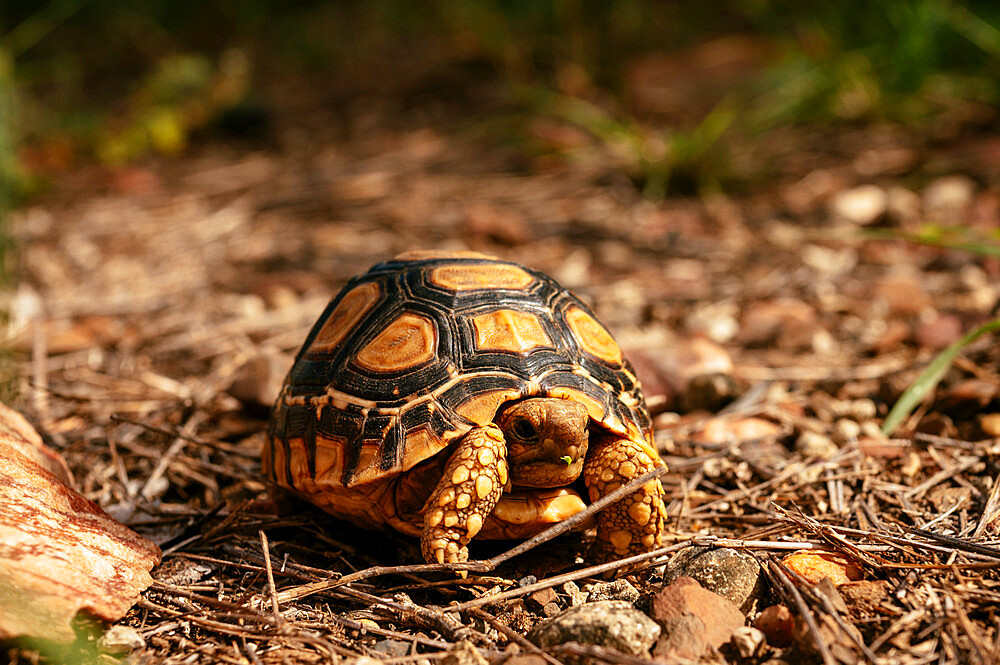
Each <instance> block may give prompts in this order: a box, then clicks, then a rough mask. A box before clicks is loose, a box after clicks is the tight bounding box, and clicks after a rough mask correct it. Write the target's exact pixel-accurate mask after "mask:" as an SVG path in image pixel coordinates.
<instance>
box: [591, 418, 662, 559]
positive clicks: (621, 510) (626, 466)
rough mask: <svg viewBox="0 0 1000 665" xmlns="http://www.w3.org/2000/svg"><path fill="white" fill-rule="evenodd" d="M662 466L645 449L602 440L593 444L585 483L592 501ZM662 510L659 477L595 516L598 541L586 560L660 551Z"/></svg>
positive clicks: (610, 438) (625, 442)
mask: <svg viewBox="0 0 1000 665" xmlns="http://www.w3.org/2000/svg"><path fill="white" fill-rule="evenodd" d="M595 444H596V445H595ZM660 464H662V462H659V460H654V459H653V458H652V457H651V456H650V453H649V452H647V450H646V447H645V446H642V445H640V444H638V443H636V442H635V441H630V440H628V439H619V438H617V437H614V436H605V437H602V438H600V439H598V440H596V441H592V442H591V453H590V455H589V456H588V457H587V462H586V464H585V465H584V467H583V481H584V483H585V484H586V485H587V490H588V492H589V494H590V500H591V501H596V500H598V499H600V498H601V497H602V496H605V495H606V494H610V493H611V492H613V491H615V490H616V489H618V488H619V487H621V486H622V485H624V484H626V483H628V482H630V481H632V480H634V479H635V478H638V477H639V476H641V475H642V474H644V473H646V472H647V471H652V470H653V469H654V468H656V467H657V466H659V465H660ZM665 512H666V510H665V509H664V507H663V486H662V485H660V481H659V479H654V480H651V481H649V482H648V483H646V484H645V485H643V486H642V487H640V488H639V489H637V490H636V491H635V492H633V493H632V494H630V495H629V496H626V497H625V498H623V499H621V500H620V501H618V502H617V503H615V504H613V505H611V506H608V507H607V508H605V509H604V510H602V511H601V512H600V513H598V514H597V540H596V541H595V542H594V545H593V547H591V550H590V552H589V554H588V557H587V558H588V559H589V560H591V561H593V562H594V563H603V562H606V561H613V560H615V559H620V558H622V557H626V556H631V555H633V554H640V553H642V552H649V551H651V550H653V549H655V548H657V547H659V546H660V542H661V541H660V538H661V534H662V533H663V518H664V514H665Z"/></svg>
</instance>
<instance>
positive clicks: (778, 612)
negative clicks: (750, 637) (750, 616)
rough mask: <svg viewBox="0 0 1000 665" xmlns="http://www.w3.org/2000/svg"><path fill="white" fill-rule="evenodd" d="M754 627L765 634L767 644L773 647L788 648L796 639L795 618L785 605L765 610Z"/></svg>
mask: <svg viewBox="0 0 1000 665" xmlns="http://www.w3.org/2000/svg"><path fill="white" fill-rule="evenodd" d="M753 625H754V627H755V628H757V629H759V630H760V631H761V632H762V633H764V637H766V638H767V643H768V644H770V645H771V646H772V647H777V648H779V649H780V648H782V647H787V646H788V645H790V644H791V643H792V640H793V639H794V630H795V617H794V616H793V615H792V611H791V610H790V609H788V608H787V607H785V606H784V605H772V606H771V607H767V608H764V611H762V612H761V613H760V615H759V616H758V617H757V619H756V620H755V621H754V622H753Z"/></svg>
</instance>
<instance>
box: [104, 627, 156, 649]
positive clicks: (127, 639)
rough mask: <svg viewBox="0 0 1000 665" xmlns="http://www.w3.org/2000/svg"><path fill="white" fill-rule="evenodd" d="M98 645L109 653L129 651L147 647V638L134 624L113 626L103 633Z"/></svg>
mask: <svg viewBox="0 0 1000 665" xmlns="http://www.w3.org/2000/svg"><path fill="white" fill-rule="evenodd" d="M98 645H99V646H100V647H101V649H103V650H104V651H107V652H109V653H128V652H129V651H137V650H139V649H145V648H146V640H144V639H142V635H140V634H139V631H137V630H136V629H135V628H133V627H132V626H121V625H119V626H111V628H108V630H107V632H105V633H104V634H103V635H101V637H100V639H99V640H98Z"/></svg>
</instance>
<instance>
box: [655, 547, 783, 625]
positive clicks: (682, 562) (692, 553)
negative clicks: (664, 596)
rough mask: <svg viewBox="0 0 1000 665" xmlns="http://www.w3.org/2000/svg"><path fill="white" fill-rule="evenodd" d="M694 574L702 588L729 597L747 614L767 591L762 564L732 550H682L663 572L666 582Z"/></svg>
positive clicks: (691, 548) (703, 548)
mask: <svg viewBox="0 0 1000 665" xmlns="http://www.w3.org/2000/svg"><path fill="white" fill-rule="evenodd" d="M679 577H692V578H694V579H695V580H696V581H697V582H698V583H699V584H700V585H701V586H702V587H703V588H705V589H708V590H709V591H712V592H714V593H717V594H719V595H720V596H722V597H723V598H725V599H727V600H729V601H730V602H732V603H733V604H734V605H736V606H737V607H738V608H740V611H741V612H743V613H744V614H748V613H750V612H751V611H753V610H754V608H755V606H756V605H757V601H758V599H759V598H760V596H761V594H762V593H763V592H764V581H763V578H762V577H761V570H760V565H759V564H758V563H757V561H756V560H755V559H754V558H753V557H752V556H750V555H749V554H744V553H743V552H738V551H736V550H732V549H725V548H711V547H689V548H688V549H686V550H682V551H681V552H680V553H678V554H677V556H675V557H674V558H673V559H671V560H670V563H669V564H667V569H666V571H665V572H664V574H663V583H664V584H665V585H667V584H670V583H671V582H673V581H674V580H676V579H677V578H679Z"/></svg>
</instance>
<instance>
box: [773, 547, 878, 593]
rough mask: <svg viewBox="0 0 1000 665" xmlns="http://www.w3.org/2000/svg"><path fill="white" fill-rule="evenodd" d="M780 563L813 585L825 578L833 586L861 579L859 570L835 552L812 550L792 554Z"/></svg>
mask: <svg viewBox="0 0 1000 665" xmlns="http://www.w3.org/2000/svg"><path fill="white" fill-rule="evenodd" d="M781 562H782V563H783V564H785V565H786V566H788V568H789V569H791V570H792V571H794V572H795V573H797V574H798V575H800V576H801V577H803V578H804V579H805V580H806V581H808V582H811V583H813V584H817V583H819V582H820V581H821V580H823V579H824V578H827V577H828V578H830V581H831V582H833V583H834V585H839V584H844V583H845V582H851V581H853V580H860V579H861V577H862V571H861V569H860V568H858V567H857V566H856V565H854V564H853V563H851V562H849V561H848V560H847V559H845V558H844V557H843V556H841V555H839V554H836V553H835V552H818V551H814V550H806V551H800V552H793V553H792V554H789V555H788V556H786V557H785V558H784V559H782V560H781Z"/></svg>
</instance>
